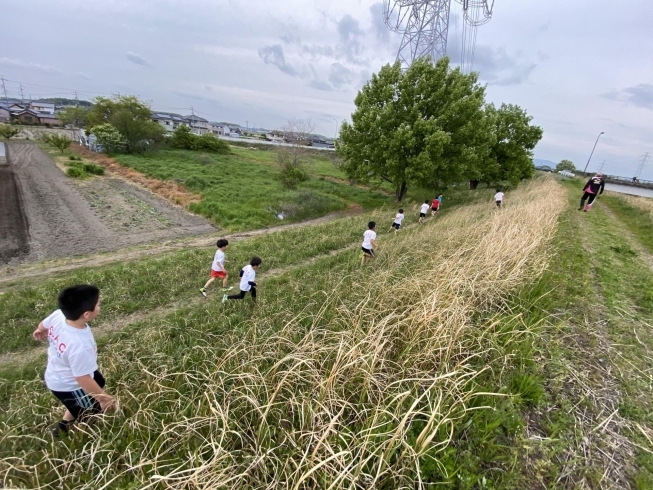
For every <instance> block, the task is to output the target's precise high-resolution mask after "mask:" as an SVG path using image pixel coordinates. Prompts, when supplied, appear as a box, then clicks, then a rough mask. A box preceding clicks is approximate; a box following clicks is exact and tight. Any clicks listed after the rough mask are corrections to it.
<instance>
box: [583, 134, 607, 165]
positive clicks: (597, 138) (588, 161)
mask: <svg viewBox="0 0 653 490" xmlns="http://www.w3.org/2000/svg"><path fill="white" fill-rule="evenodd" d="M602 134H605V132H604V131H601V132H600V133H599V135H598V136H597V137H596V142H595V143H594V148H592V153H590V157H589V158H588V159H587V163H586V164H585V170H583V173H585V172H587V166H588V165H589V164H590V160H591V159H592V155H594V150H595V149H596V145H597V143H598V142H599V138H600V137H601V135H602Z"/></svg>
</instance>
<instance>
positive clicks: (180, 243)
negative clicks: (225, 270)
mask: <svg viewBox="0 0 653 490" xmlns="http://www.w3.org/2000/svg"><path fill="white" fill-rule="evenodd" d="M359 212H361V209H360V208H351V209H349V210H348V211H347V212H339V213H332V214H328V215H326V216H322V217H321V218H316V219H312V220H308V221H302V222H299V223H292V224H289V225H282V226H278V227H274V228H261V229H258V230H252V231H248V232H242V233H234V234H231V235H226V236H224V238H226V239H228V240H229V241H239V240H244V239H247V238H251V237H255V236H260V235H266V234H269V233H276V232H279V231H283V230H287V229H290V228H298V227H302V226H311V225H316V224H319V223H326V222H327V221H331V220H333V219H336V218H342V217H344V216H350V215H354V214H358V213H359ZM215 240H216V235H215V233H212V234H211V235H210V236H199V237H193V238H190V239H180V240H169V241H166V242H164V243H155V244H151V245H148V246H144V247H139V248H136V249H127V250H121V251H118V252H112V253H107V254H101V255H94V256H91V257H81V258H68V259H65V261H58V262H50V263H48V262H45V263H39V264H32V265H24V266H21V267H17V268H11V269H9V268H7V269H0V289H1V288H2V287H3V286H4V287H7V286H9V285H10V284H12V283H15V282H18V281H21V280H25V279H30V280H31V279H34V278H37V277H42V276H48V275H52V274H55V273H58V272H70V271H72V270H75V269H79V268H81V267H96V266H101V265H107V264H113V263H116V262H128V261H132V260H136V259H140V258H143V257H147V256H150V255H160V254H163V253H167V252H173V251H175V250H181V249H189V248H203V247H209V246H211V245H214V242H215Z"/></svg>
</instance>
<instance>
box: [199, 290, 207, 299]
mask: <svg viewBox="0 0 653 490" xmlns="http://www.w3.org/2000/svg"><path fill="white" fill-rule="evenodd" d="M200 293H202V296H204V297H205V298H206V288H200Z"/></svg>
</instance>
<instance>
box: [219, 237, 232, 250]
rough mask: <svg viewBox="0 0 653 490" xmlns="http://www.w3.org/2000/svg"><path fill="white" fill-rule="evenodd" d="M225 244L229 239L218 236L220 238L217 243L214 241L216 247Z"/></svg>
mask: <svg viewBox="0 0 653 490" xmlns="http://www.w3.org/2000/svg"><path fill="white" fill-rule="evenodd" d="M227 245H229V240H227V239H226V238H220V240H218V243H216V246H217V247H218V248H222V247H226V246H227Z"/></svg>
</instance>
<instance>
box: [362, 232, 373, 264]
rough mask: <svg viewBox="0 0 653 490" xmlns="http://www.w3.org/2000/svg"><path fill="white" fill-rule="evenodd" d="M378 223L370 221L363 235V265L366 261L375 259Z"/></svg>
mask: <svg viewBox="0 0 653 490" xmlns="http://www.w3.org/2000/svg"><path fill="white" fill-rule="evenodd" d="M374 230H376V222H374V221H370V222H369V223H367V231H366V232H365V233H363V246H362V249H363V257H362V258H361V265H363V264H364V263H365V259H373V258H374V247H376V231H374Z"/></svg>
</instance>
